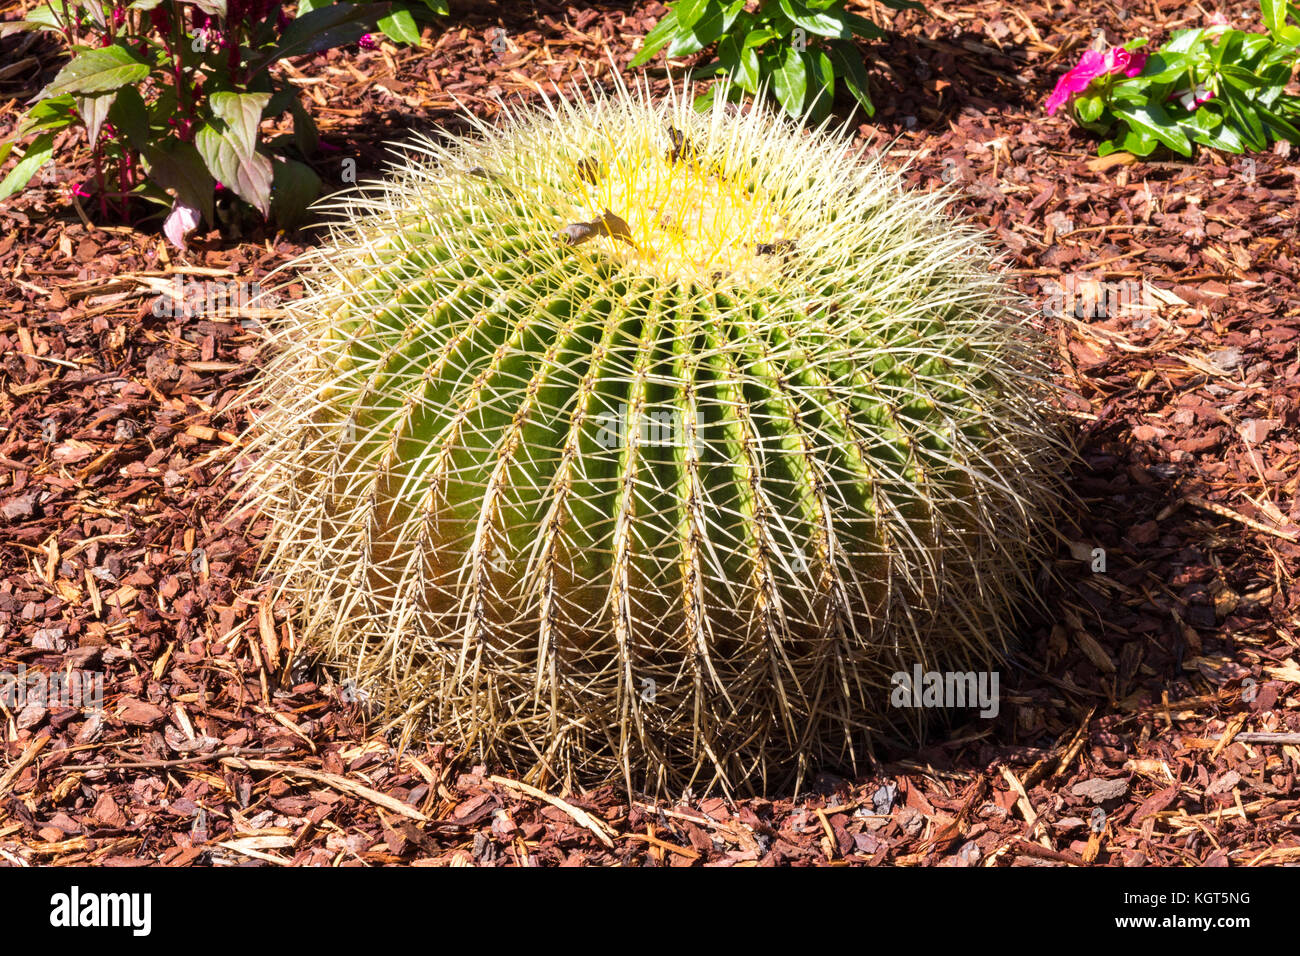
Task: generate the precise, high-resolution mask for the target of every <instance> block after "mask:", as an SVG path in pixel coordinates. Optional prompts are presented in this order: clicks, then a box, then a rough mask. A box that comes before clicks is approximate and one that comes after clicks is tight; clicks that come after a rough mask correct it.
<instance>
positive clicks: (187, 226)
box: [163, 199, 199, 249]
mask: <svg viewBox="0 0 1300 956" xmlns="http://www.w3.org/2000/svg"><path fill="white" fill-rule="evenodd" d="M197 228H199V211H198V210H197V209H195V208H194V207H193V206H190V205H187V204H186V203H184V202H182V201H181V200H179V199H178V200H176V201H175V202H174V203H172V211H171V212H169V213H168V214H167V219H166V221H164V222H163V235H165V236H166V237H167V238H168V240H170V241H171V244H172V245H173V246H175V247H176V248H177V249H184V248H185V237H186V236H188V235H189V234H190V233H191V232H193V231H194V230H195V229H197Z"/></svg>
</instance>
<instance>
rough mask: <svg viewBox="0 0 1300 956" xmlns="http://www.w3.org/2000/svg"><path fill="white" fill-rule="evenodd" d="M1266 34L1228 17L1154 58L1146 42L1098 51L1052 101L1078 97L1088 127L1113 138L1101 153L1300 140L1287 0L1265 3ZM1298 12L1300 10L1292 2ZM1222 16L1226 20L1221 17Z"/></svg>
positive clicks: (1241, 148) (1294, 31) (1179, 37)
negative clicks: (1238, 26) (1239, 26)
mask: <svg viewBox="0 0 1300 956" xmlns="http://www.w3.org/2000/svg"><path fill="white" fill-rule="evenodd" d="M1260 7H1261V12H1262V13H1263V16H1264V24H1265V26H1266V28H1267V31H1268V32H1266V33H1246V32H1243V31H1241V30H1231V29H1228V28H1227V25H1226V22H1217V23H1211V24H1210V25H1209V26H1206V27H1201V28H1198V29H1194V30H1179V31H1177V32H1176V33H1174V34H1173V36H1172V37H1171V38H1170V40H1169V42H1168V43H1166V44H1165V45H1164V46H1162V47H1160V48H1159V49H1158V50H1157V51H1155V52H1154V53H1150V54H1149V55H1148V53H1147V51H1146V45H1147V41H1146V40H1145V39H1138V40H1133V41H1131V42H1129V43H1127V44H1126V45H1125V46H1123V47H1115V48H1113V49H1111V50H1110V51H1108V52H1106V53H1104V54H1103V53H1100V52H1097V51H1091V50H1090V51H1088V52H1087V53H1085V54H1084V56H1083V58H1082V59H1081V60H1080V62H1079V64H1078V65H1077V66H1075V67H1074V68H1073V69H1072V70H1070V71H1069V72H1068V73H1066V74H1065V75H1064V76H1062V77H1061V79H1060V80H1059V81H1058V83H1057V86H1056V89H1055V90H1054V91H1053V94H1052V96H1051V98H1049V100H1048V109H1049V111H1051V112H1055V111H1056V110H1057V109H1059V108H1060V107H1061V106H1064V105H1066V104H1067V103H1068V104H1069V107H1070V109H1071V112H1072V114H1073V116H1074V118H1075V119H1076V120H1077V121H1078V122H1079V124H1080V125H1081V126H1083V127H1084V128H1085V129H1088V130H1091V131H1092V132H1095V133H1097V134H1098V135H1100V136H1103V137H1109V138H1108V139H1105V140H1104V141H1103V142H1102V143H1101V145H1100V146H1099V147H1098V152H1099V153H1100V154H1101V155H1103V156H1104V155H1106V154H1107V153H1111V152H1114V151H1116V150H1123V151H1125V152H1129V153H1133V154H1135V155H1138V156H1148V155H1150V154H1151V153H1152V152H1153V151H1154V150H1155V149H1157V148H1158V147H1160V146H1165V147H1168V148H1169V149H1171V150H1173V151H1174V152H1176V153H1180V154H1181V155H1183V156H1191V155H1192V152H1193V150H1194V148H1195V146H1196V145H1201V146H1208V147H1210V148H1212V149H1220V150H1224V151H1225V152H1231V153H1241V152H1245V151H1246V150H1248V149H1249V150H1263V149H1265V148H1267V146H1268V144H1269V143H1270V142H1271V141H1272V140H1274V139H1284V140H1287V141H1289V142H1292V143H1300V129H1298V128H1297V126H1298V125H1300V97H1297V96H1295V95H1294V94H1291V93H1288V92H1287V91H1286V87H1287V86H1288V84H1289V83H1290V82H1291V79H1292V76H1293V74H1294V71H1295V66H1296V61H1297V51H1298V50H1300V27H1297V26H1295V25H1293V24H1291V23H1288V22H1287V20H1288V6H1287V4H1286V2H1285V0H1261V4H1260ZM1289 13H1290V17H1291V18H1292V19H1294V18H1295V8H1294V7H1291V8H1290V11H1289ZM1220 19H1221V18H1220Z"/></svg>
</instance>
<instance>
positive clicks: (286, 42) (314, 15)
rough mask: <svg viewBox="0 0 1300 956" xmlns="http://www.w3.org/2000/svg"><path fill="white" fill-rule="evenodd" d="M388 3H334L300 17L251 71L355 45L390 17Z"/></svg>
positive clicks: (390, 7)
mask: <svg viewBox="0 0 1300 956" xmlns="http://www.w3.org/2000/svg"><path fill="white" fill-rule="evenodd" d="M391 9H392V6H391V4H388V3H361V4H354V3H332V4H330V5H329V6H327V7H321V8H320V9H318V10H312V11H310V12H308V13H306V14H305V15H303V16H300V17H298V18H297V19H296V20H294V21H293V22H291V23H290V24H289V26H288V27H286V28H285V31H284V33H283V35H282V36H281V37H280V42H279V44H277V45H276V47H275V48H274V49H273V50H271V51H270V52H268V53H266V54H264V55H263V56H262V57H261V58H260V59H259V60H257V61H256V62H255V63H254V64H253V65H252V66H251V67H250V71H251V72H253V73H256V72H258V71H259V70H262V69H264V68H265V67H267V66H269V65H270V64H271V63H274V62H275V61H276V60H283V59H285V58H286V57H291V56H306V55H307V54H310V53H319V52H321V51H322V50H329V49H333V48H334V47H336V46H342V45H344V44H347V43H355V42H356V41H357V40H359V39H361V36H362V34H364V33H366V32H367V31H369V30H372V29H374V28H375V25H376V23H377V22H378V20H379V18H380V17H384V16H387V15H388V14H389V13H390V12H391Z"/></svg>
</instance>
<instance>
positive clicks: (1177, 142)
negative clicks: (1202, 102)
mask: <svg viewBox="0 0 1300 956" xmlns="http://www.w3.org/2000/svg"><path fill="white" fill-rule="evenodd" d="M1115 115H1116V116H1117V117H1119V118H1120V119H1122V120H1124V121H1125V122H1126V123H1128V124H1129V126H1130V127H1132V128H1133V131H1135V132H1137V133H1138V134H1139V135H1141V136H1142V137H1144V138H1147V139H1154V140H1156V141H1158V142H1161V143H1164V144H1165V145H1166V146H1168V147H1169V148H1170V149H1172V150H1174V151H1175V152H1177V153H1180V154H1182V155H1183V156H1191V155H1192V144H1191V142H1190V141H1189V140H1188V139H1187V134H1186V133H1184V132H1183V131H1182V130H1181V129H1179V127H1178V124H1177V123H1176V122H1175V121H1174V119H1173V118H1172V117H1171V116H1170V115H1169V114H1168V113H1167V112H1166V111H1165V108H1164V107H1163V106H1161V105H1160V104H1158V103H1147V104H1144V105H1130V104H1127V103H1126V104H1124V105H1123V106H1117V107H1116V108H1115ZM1124 148H1125V149H1126V150H1128V151H1129V152H1130V153H1131V152H1133V150H1132V149H1129V148H1128V146H1125V147H1124ZM1147 152H1148V153H1149V152H1150V150H1148V151H1147ZM1138 155H1140V156H1146V155H1147V153H1139V154H1138Z"/></svg>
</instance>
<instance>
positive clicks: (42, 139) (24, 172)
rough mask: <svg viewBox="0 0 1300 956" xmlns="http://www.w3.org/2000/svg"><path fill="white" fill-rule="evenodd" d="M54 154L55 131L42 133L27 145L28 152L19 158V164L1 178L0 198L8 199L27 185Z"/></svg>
mask: <svg viewBox="0 0 1300 956" xmlns="http://www.w3.org/2000/svg"><path fill="white" fill-rule="evenodd" d="M53 155H54V134H53V133H42V134H41V135H40V136H37V137H36V138H35V139H34V140H32V141H31V143H30V144H29V145H28V147H27V152H26V153H24V154H23V158H22V159H20V160H18V164H17V165H16V166H14V168H13V169H11V170H9V175H7V176H6V177H5V178H4V179H3V180H0V199H7V198H9V197H10V196H12V195H13V194H14V193H16V192H18V190H20V189H22V188H23V187H24V186H26V185H27V183H28V181H29V180H30V179H31V178H32V177H33V176H34V175H36V171H37V170H38V169H40V168H41V167H42V166H44V165H45V164H46V163H48V162H49V161H50V158H51V157H52V156H53Z"/></svg>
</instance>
